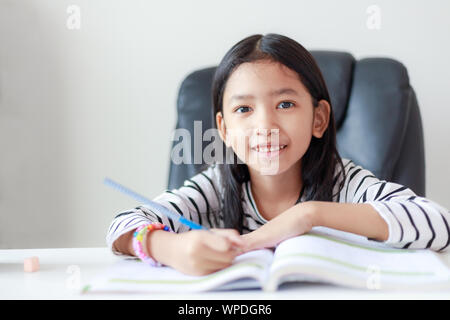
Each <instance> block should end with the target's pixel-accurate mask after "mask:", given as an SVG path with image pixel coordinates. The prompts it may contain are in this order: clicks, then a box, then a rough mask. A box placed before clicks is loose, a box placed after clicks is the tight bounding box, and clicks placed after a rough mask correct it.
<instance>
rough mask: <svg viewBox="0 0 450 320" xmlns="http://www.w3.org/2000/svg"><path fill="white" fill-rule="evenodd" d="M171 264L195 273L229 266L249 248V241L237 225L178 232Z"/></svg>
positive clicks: (185, 271)
mask: <svg viewBox="0 0 450 320" xmlns="http://www.w3.org/2000/svg"><path fill="white" fill-rule="evenodd" d="M173 244H174V245H175V246H176V247H175V248H174V249H175V250H172V253H173V256H172V259H171V263H170V266H171V267H173V268H175V269H177V270H178V271H180V272H182V273H185V274H189V275H195V276H202V275H206V274H209V273H212V272H215V271H218V270H221V269H223V268H226V267H229V266H230V265H231V264H232V262H233V260H234V258H235V257H236V256H237V255H239V254H241V253H243V252H244V251H245V248H244V246H245V243H244V241H243V240H242V239H241V237H240V236H239V233H238V232H237V231H236V230H234V229H211V230H210V231H207V230H191V231H187V232H183V233H179V234H178V235H177V238H176V241H174V243H173Z"/></svg>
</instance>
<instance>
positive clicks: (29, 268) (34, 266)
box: [23, 257, 39, 272]
mask: <svg viewBox="0 0 450 320" xmlns="http://www.w3.org/2000/svg"><path fill="white" fill-rule="evenodd" d="M38 270H39V258H38V257H30V258H26V259H25V260H24V261H23V271H25V272H35V271H38Z"/></svg>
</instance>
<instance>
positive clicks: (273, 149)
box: [251, 145, 287, 159]
mask: <svg viewBox="0 0 450 320" xmlns="http://www.w3.org/2000/svg"><path fill="white" fill-rule="evenodd" d="M286 147H287V145H278V146H271V145H264V146H263V145H261V146H260V145H257V146H255V147H253V148H251V149H252V151H254V152H257V155H258V157H260V158H266V159H271V158H275V157H278V156H279V155H280V154H281V153H282V152H284V150H285V149H286Z"/></svg>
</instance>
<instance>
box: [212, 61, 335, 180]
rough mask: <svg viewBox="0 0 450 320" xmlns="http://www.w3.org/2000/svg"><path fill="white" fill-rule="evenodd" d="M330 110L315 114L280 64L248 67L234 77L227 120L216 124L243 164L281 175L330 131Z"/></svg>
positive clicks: (322, 105) (322, 106) (227, 94)
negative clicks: (310, 145)
mask: <svg viewBox="0 0 450 320" xmlns="http://www.w3.org/2000/svg"><path fill="white" fill-rule="evenodd" d="M329 113H330V105H329V104H328V102H326V101H325V100H321V101H320V102H319V107H317V108H314V107H313V104H312V98H311V95H310V94H309V92H308V90H307V89H306V88H305V86H304V85H303V84H302V82H301V81H300V79H299V76H298V74H297V73H296V72H295V71H293V70H291V69H289V68H287V67H286V66H284V65H283V64H280V63H278V62H273V61H268V60H262V61H257V62H250V63H243V64H241V65H239V66H238V67H237V69H236V70H235V71H234V72H233V73H232V74H231V75H230V77H229V79H228V81H227V83H226V87H225V91H224V95H223V114H222V113H220V112H219V113H217V115H216V121H217V127H218V128H219V133H220V136H221V138H222V139H223V140H224V142H225V144H226V145H227V146H228V147H230V146H231V147H232V149H233V151H234V152H235V153H236V155H237V156H238V157H239V159H240V160H241V161H243V162H244V163H246V164H247V165H248V166H249V170H251V171H253V170H252V169H254V170H256V171H258V172H259V173H261V174H266V175H274V174H280V173H282V172H284V171H286V170H288V169H289V168H291V167H292V166H293V165H299V166H300V165H301V162H300V160H301V158H302V157H303V155H304V154H305V152H306V150H307V149H308V147H309V144H310V141H311V138H312V136H313V135H314V136H315V137H317V138H321V137H322V135H323V133H324V131H325V130H326V128H327V127H328V120H329Z"/></svg>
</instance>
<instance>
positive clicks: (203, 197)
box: [106, 167, 221, 255]
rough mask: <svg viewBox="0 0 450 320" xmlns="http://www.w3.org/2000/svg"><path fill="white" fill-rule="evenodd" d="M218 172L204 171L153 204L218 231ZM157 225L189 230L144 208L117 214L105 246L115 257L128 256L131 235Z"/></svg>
mask: <svg viewBox="0 0 450 320" xmlns="http://www.w3.org/2000/svg"><path fill="white" fill-rule="evenodd" d="M216 183H217V170H216V168H213V167H209V168H208V169H207V170H205V171H203V172H201V173H199V174H197V175H195V176H194V177H192V178H191V179H189V180H186V181H185V183H184V185H183V186H182V187H181V188H179V189H173V190H167V191H166V192H164V193H162V194H161V195H159V196H158V197H156V198H154V199H153V200H154V201H156V202H158V203H160V204H162V205H163V206H165V207H167V208H169V209H171V210H172V211H174V212H179V213H180V214H183V215H184V217H185V218H187V219H189V220H191V221H193V222H196V223H198V224H200V225H203V226H205V227H208V228H217V227H220V223H221V221H220V219H219V217H218V212H219V210H218V206H219V201H218V198H217V192H216V188H217V186H216ZM152 222H160V223H163V224H165V225H167V226H168V227H169V228H170V229H171V230H173V231H175V232H176V233H182V232H185V231H188V230H189V228H188V227H187V226H185V225H183V224H181V223H179V222H177V221H173V220H172V219H169V218H167V217H166V216H164V215H162V214H160V213H159V212H156V211H152V210H150V209H148V208H147V207H145V206H138V207H136V208H134V209H131V210H128V211H124V212H121V213H119V214H118V215H117V216H116V217H115V218H114V219H113V221H112V222H111V224H110V226H109V229H108V232H107V235H106V242H107V244H108V247H109V248H110V249H111V250H112V252H113V253H115V254H119V255H120V254H125V255H131V254H132V251H131V250H129V248H130V246H131V235H132V233H133V231H134V230H136V228H138V227H139V226H140V225H143V224H147V223H152Z"/></svg>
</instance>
